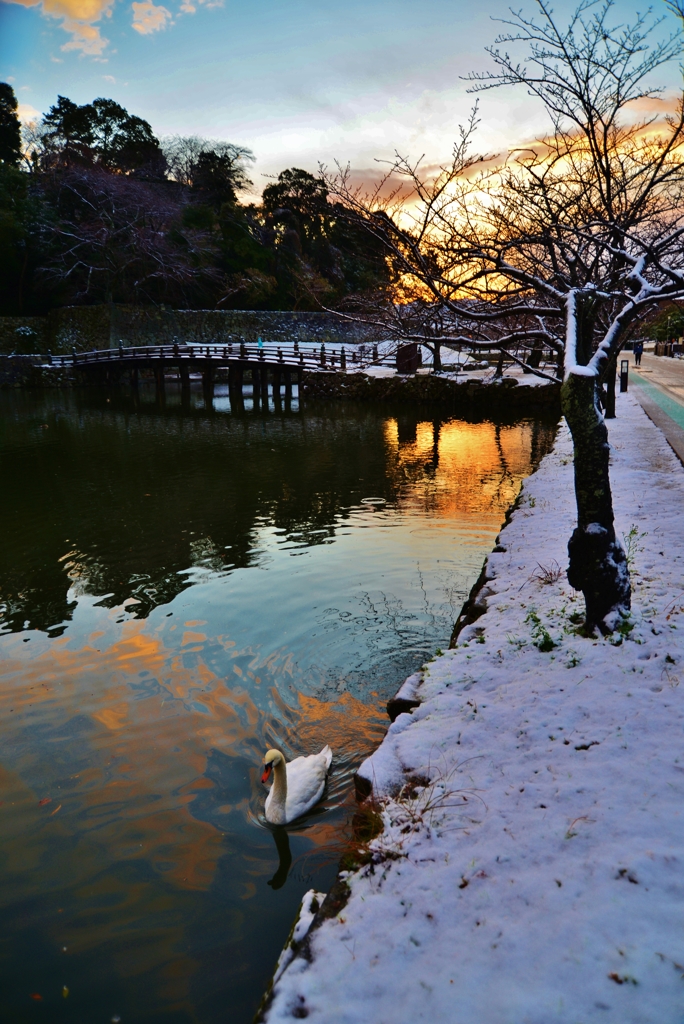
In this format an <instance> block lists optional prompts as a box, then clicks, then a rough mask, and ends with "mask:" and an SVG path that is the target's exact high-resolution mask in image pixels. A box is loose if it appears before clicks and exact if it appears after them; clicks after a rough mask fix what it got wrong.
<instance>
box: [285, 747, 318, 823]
mask: <svg viewBox="0 0 684 1024" xmlns="http://www.w3.org/2000/svg"><path fill="white" fill-rule="evenodd" d="M326 775H327V766H326V764H325V761H323V759H322V758H321V757H320V755H318V754H311V755H310V756H309V757H297V758H295V760H294V761H290V763H289V764H288V766H287V816H288V819H289V820H292V819H293V818H295V817H297V818H298V817H299V816H300V815H302V814H306V812H307V811H308V810H310V809H311V808H312V807H313V806H314V804H315V803H317V801H318V800H320V798H321V796H322V795H323V790H324V788H325V777H326Z"/></svg>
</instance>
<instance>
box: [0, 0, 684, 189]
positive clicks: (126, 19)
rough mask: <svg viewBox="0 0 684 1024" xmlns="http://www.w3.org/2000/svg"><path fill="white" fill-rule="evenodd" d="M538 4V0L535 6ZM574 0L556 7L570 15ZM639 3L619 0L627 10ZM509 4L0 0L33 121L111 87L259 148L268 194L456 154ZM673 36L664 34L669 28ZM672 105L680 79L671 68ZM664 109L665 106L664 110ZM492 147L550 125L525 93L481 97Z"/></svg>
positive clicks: (373, 177) (259, 170) (130, 105)
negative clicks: (63, 99) (344, 169)
mask: <svg viewBox="0 0 684 1024" xmlns="http://www.w3.org/2000/svg"><path fill="white" fill-rule="evenodd" d="M524 6H525V8H526V9H531V8H532V3H530V2H528V3H526V4H525V5H524ZM573 7H574V4H573V3H569V2H568V0H561V2H559V3H558V4H557V5H556V10H557V13H558V17H559V19H560V20H562V19H563V18H565V17H567V14H568V12H569V11H570V10H571V9H572V8H573ZM635 9H636V3H635V0H629V2H626V3H622V4H620V11H619V14H620V16H622V17H629V15H630V13H633V11H634V10H635ZM507 11H508V4H507V3H506V2H505V0H493V2H491V3H490V4H488V5H487V9H486V10H485V11H484V12H483V11H482V10H480V9H479V8H476V7H474V6H473V5H468V4H465V3H463V2H462V0H426V3H425V4H424V5H423V6H422V8H421V12H420V17H417V15H416V10H415V8H414V7H413V6H412V5H409V3H408V0H393V2H392V3H391V4H390V3H389V2H388V0H369V2H366V3H364V4H362V3H360V2H359V0H349V2H348V3H347V4H346V5H345V6H344V8H342V7H329V8H326V9H321V7H320V5H316V4H314V3H313V2H312V0H288V2H287V3H285V2H283V0H256V2H255V3H254V4H252V5H251V6H250V7H249V9H247V8H246V7H239V8H238V7H237V6H234V5H231V4H229V3H226V4H223V3H222V2H221V0H209V2H206V0H205V2H203V0H166V2H165V3H162V2H158V0H133V2H132V3H129V2H128V0H126V2H123V0H0V29H1V31H0V39H1V40H2V42H1V43H0V79H2V80H7V81H10V82H11V84H12V85H13V86H14V88H15V91H16V94H17V98H18V100H19V103H20V111H21V116H22V118H24V119H25V120H31V119H35V117H36V116H37V115H40V114H43V113H45V112H46V111H47V110H48V109H49V107H50V106H51V105H52V104H53V103H54V102H55V101H56V99H57V95H58V94H61V95H65V96H69V97H70V98H71V99H73V100H74V101H75V102H78V103H88V102H91V101H92V100H93V99H94V98H95V97H97V96H108V97H111V98H112V99H114V100H116V101H117V102H119V103H121V104H122V105H123V106H125V107H126V108H127V109H128V110H129V111H130V112H131V113H133V114H137V115H138V116H140V117H144V118H145V119H146V120H147V121H149V122H150V124H151V125H152V128H153V130H154V131H155V133H156V134H157V135H158V136H162V135H167V134H177V133H178V134H183V135H194V134H199V135H203V136H206V137H209V138H220V139H225V140H227V141H230V142H233V143H236V144H238V145H243V146H247V147H249V148H250V149H252V150H253V151H254V153H255V156H256V165H255V167H254V168H253V174H252V177H253V181H254V193H255V194H256V195H259V194H260V193H261V191H262V189H263V187H264V186H265V185H266V184H268V182H269V179H270V177H272V176H274V175H276V174H277V173H278V172H279V171H280V170H283V169H284V168H286V167H292V166H297V167H302V168H304V169H305V170H308V171H310V172H312V173H317V171H318V168H319V164H324V165H327V166H328V167H330V166H334V163H335V161H336V160H338V161H340V162H341V163H342V164H347V163H349V164H350V165H351V167H352V169H353V175H354V177H355V180H358V181H360V182H364V183H365V182H368V183H370V184H372V183H373V182H374V181H377V180H378V179H379V178H380V177H381V176H382V173H383V166H382V164H381V163H377V162H376V161H378V160H379V161H382V160H391V159H392V157H393V155H394V153H395V152H396V151H398V152H400V153H401V154H402V155H406V156H410V157H411V158H412V159H414V160H415V159H418V158H419V157H420V156H421V155H424V156H425V160H426V163H427V164H428V166H430V165H433V166H437V165H439V164H441V163H443V162H444V161H445V160H448V158H449V154H450V151H451V146H452V142H453V140H454V139H455V138H456V137H457V135H458V127H459V124H461V123H464V122H465V121H467V119H468V116H469V113H470V110H471V108H472V105H473V100H474V97H473V96H471V95H469V94H468V92H467V84H468V83H467V82H465V81H464V80H463V76H465V75H467V74H468V73H469V72H471V71H475V70H479V71H481V70H484V69H486V68H487V67H489V66H490V64H489V58H488V56H487V54H486V53H485V51H484V47H485V46H486V45H487V44H491V43H492V42H493V41H494V39H495V37H496V35H497V32H498V31H500V30H501V26H500V25H497V24H496V22H495V21H493V20H492V19H496V18H502V17H505V16H506V14H507ZM663 31H664V29H663ZM656 84H658V85H662V86H663V87H664V88H665V90H666V93H665V95H664V99H663V100H660V101H658V100H656V101H646V102H645V105H644V109H642V110H640V111H639V113H640V114H642V115H643V114H647V113H648V112H650V111H654V112H661V111H662V112H665V111H666V109H667V108H668V107H669V106H670V105H671V103H672V102H673V100H672V97H673V96H674V95H676V92H677V89H678V86H679V84H680V73H679V71H678V69H677V67H676V66H675V65H673V66H671V67H670V68H668V69H661V71H660V72H659V73H658V75H657V78H656ZM656 108H658V110H657V111H656ZM479 117H480V126H479V128H478V132H477V136H476V139H475V142H474V147H475V149H477V151H478V152H481V153H485V154H504V153H506V152H508V151H509V150H510V149H511V148H514V147H516V146H520V145H527V144H529V143H530V141H532V140H534V139H535V138H537V137H538V136H540V135H543V134H544V133H545V131H547V130H548V127H549V126H548V122H547V121H546V119H545V115H544V113H543V112H542V111H541V109H540V107H539V104H538V103H537V102H536V101H534V100H532V99H531V98H530V97H528V96H527V95H526V94H525V93H524V90H517V91H516V90H506V91H502V90H496V91H493V92H486V93H484V94H482V95H481V96H480V110H479Z"/></svg>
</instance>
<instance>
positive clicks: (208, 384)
mask: <svg viewBox="0 0 684 1024" xmlns="http://www.w3.org/2000/svg"><path fill="white" fill-rule="evenodd" d="M202 391H203V392H204V402H205V405H207V406H210V405H211V403H212V402H213V400H214V367H213V366H212V365H211V363H207V364H206V365H205V367H204V370H203V371H202Z"/></svg>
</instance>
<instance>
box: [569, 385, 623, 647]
mask: <svg viewBox="0 0 684 1024" xmlns="http://www.w3.org/2000/svg"><path fill="white" fill-rule="evenodd" d="M596 388H597V379H596V377H594V376H590V375H586V376H585V375H578V374H573V373H570V374H568V376H567V377H566V379H565V382H564V383H563V386H562V389H561V403H562V409H563V414H564V416H565V419H566V420H567V424H568V427H569V428H570V432H571V434H572V440H573V445H574V464H575V499H576V502H577V527H576V528H575V530H574V531H573V534H572V537H571V538H570V541H569V543H568V554H569V556H570V565H569V567H568V581H569V583H570V585H571V586H572V587H574V588H575V590H581V591H582V593H583V594H584V600H585V605H586V627H587V629H589V630H593V629H595V628H596V627H598V628H599V629H600V630H601V632H603V633H606V632H609V631H610V630H611V629H614V628H615V625H616V622H617V620H618V617H619V615H620V613H621V612H627V611H628V609H629V607H630V603H631V587H630V581H629V569H628V567H627V557H626V555H625V551H624V548H623V547H622V545H621V544H620V542H619V541H618V540H617V538H616V536H615V524H614V515H613V498H612V494H611V490H610V477H609V459H610V445H609V444H608V431H607V429H606V424H605V421H604V419H603V416H602V415H601V413H600V411H599V408H598V405H597V395H596Z"/></svg>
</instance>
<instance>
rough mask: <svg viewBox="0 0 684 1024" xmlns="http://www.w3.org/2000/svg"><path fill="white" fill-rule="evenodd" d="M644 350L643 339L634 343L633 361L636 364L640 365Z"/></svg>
mask: <svg viewBox="0 0 684 1024" xmlns="http://www.w3.org/2000/svg"><path fill="white" fill-rule="evenodd" d="M643 352H644V343H643V341H636V342H635V343H634V363H635V365H636V366H641V357H642V355H643Z"/></svg>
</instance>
